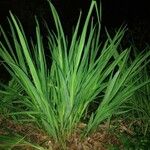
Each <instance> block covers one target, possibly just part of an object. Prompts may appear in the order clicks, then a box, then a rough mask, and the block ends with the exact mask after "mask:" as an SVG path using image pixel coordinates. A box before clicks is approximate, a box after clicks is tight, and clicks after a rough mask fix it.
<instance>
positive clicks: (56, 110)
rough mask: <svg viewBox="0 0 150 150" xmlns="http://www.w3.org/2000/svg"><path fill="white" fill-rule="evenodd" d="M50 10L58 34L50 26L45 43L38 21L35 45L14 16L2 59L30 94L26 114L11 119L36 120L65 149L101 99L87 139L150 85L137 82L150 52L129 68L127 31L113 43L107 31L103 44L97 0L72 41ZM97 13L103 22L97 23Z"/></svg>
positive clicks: (121, 30) (0, 52)
mask: <svg viewBox="0 0 150 150" xmlns="http://www.w3.org/2000/svg"><path fill="white" fill-rule="evenodd" d="M49 6H50V10H51V12H52V16H53V18H54V23H55V27H56V30H55V31H52V30H51V29H50V28H48V27H47V29H48V37H47V38H45V39H43V37H42V35H41V31H40V28H41V27H40V23H39V22H38V20H37V19H36V28H35V37H36V40H35V41H34V40H32V41H29V40H27V37H26V35H25V33H24V30H23V27H22V25H21V23H20V21H19V20H18V19H17V17H16V16H14V15H13V14H12V13H11V12H10V17H9V19H8V22H9V25H10V30H11V38H9V37H8V35H7V34H6V31H4V29H3V28H2V27H1V28H0V29H1V34H2V35H3V37H4V40H5V42H3V41H1V42H0V57H1V58H2V59H3V63H4V65H5V67H6V69H7V70H8V72H9V73H10V75H11V76H12V78H13V80H15V81H16V83H17V84H18V85H19V86H20V88H22V90H23V91H24V92H22V95H21V96H25V98H22V99H19V100H18V101H20V104H23V105H24V106H25V108H26V109H25V110H24V109H22V110H19V111H18V112H16V111H15V112H10V113H8V114H7V115H12V116H20V117H22V116H24V117H25V118H26V121H27V120H29V121H31V120H32V121H33V122H34V123H35V124H36V125H37V126H39V127H40V128H42V129H43V130H44V131H45V132H46V133H47V134H48V135H49V136H50V137H52V138H53V139H54V140H55V142H58V143H60V144H61V145H62V146H63V147H64V149H65V142H66V140H67V139H68V138H69V137H70V136H71V134H72V133H73V132H75V131H76V130H77V128H78V124H79V123H81V122H83V118H84V116H85V115H86V110H87V108H88V107H89V105H90V104H92V103H94V101H95V98H96V97H97V96H98V95H101V97H100V98H99V99H98V101H99V103H98V106H97V109H96V111H93V112H92V113H91V114H90V117H89V118H88V120H87V122H86V126H85V128H84V130H83V131H82V133H81V135H82V137H85V136H87V135H88V134H90V133H91V132H93V131H95V130H96V129H97V128H98V126H99V124H100V123H102V122H103V121H104V120H106V119H107V118H109V117H111V116H112V115H113V114H114V113H115V111H116V110H117V109H118V108H119V106H120V105H121V104H122V103H124V102H126V101H127V100H128V99H129V97H130V96H132V94H133V93H134V92H135V91H136V90H137V89H139V88H141V87H142V86H143V85H145V84H146V83H147V82H148V81H144V82H142V83H140V84H138V85H137V84H136V82H137V80H138V79H137V80H135V81H134V82H131V81H133V80H132V79H133V78H134V77H135V76H136V75H137V74H138V73H139V72H140V71H141V70H142V68H143V67H144V66H145V65H146V64H145V60H146V59H148V58H149V56H150V52H147V53H146V54H142V53H141V54H140V55H138V56H137V57H136V58H135V60H133V61H132V63H131V64H130V65H127V62H128V59H129V56H130V55H129V54H130V51H131V50H130V48H127V49H125V50H122V51H121V52H120V51H119V45H120V42H121V40H122V38H123V35H124V33H125V31H126V29H125V28H123V27H121V28H119V30H118V31H117V32H116V34H115V36H114V37H113V38H112V37H111V36H110V35H109V33H108V32H107V31H106V34H107V39H106V41H100V30H101V8H98V7H97V3H96V1H94V0H93V1H92V2H91V5H90V8H89V11H88V14H87V17H86V19H85V22H84V25H83V27H82V29H81V23H80V22H81V16H82V13H80V15H79V18H78V21H77V24H76V26H75V29H74V31H73V34H72V37H71V38H70V39H71V40H70V42H68V40H67V38H66V34H65V33H64V31H63V27H62V25H61V21H60V18H59V15H58V13H57V11H56V9H55V8H54V6H53V4H52V3H51V2H50V1H49ZM93 11H95V12H96V15H95V16H94V17H95V18H94V19H96V18H97V21H95V20H94V21H93V19H92V13H93ZM79 29H81V30H79ZM43 40H44V41H47V44H48V49H49V51H50V54H51V55H50V57H48V58H46V55H45V53H46V51H45V46H44V44H43ZM49 62H51V63H49ZM18 119H19V117H18Z"/></svg>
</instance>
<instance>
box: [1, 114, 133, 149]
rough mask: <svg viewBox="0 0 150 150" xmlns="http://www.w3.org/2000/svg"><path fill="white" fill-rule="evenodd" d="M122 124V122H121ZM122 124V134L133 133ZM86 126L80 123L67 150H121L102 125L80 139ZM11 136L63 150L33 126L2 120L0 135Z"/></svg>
mask: <svg viewBox="0 0 150 150" xmlns="http://www.w3.org/2000/svg"><path fill="white" fill-rule="evenodd" d="M121 123H122V122H121ZM121 123H120V127H118V130H120V132H124V131H125V130H127V131H126V132H129V134H131V131H130V130H128V129H127V127H125V125H122V124H121ZM85 126H86V124H83V123H80V124H79V126H78V129H77V132H75V133H74V134H72V135H71V136H70V138H69V139H68V140H67V141H66V149H67V150H106V149H107V147H108V146H109V145H116V146H117V147H118V148H119V149H121V148H122V144H121V142H120V141H119V139H118V138H117V136H116V134H115V133H113V132H110V128H111V127H110V128H109V127H108V125H107V124H106V123H105V124H102V125H100V126H99V129H98V130H97V131H96V132H95V133H93V134H91V135H90V136H88V137H86V138H85V139H82V140H81V138H80V131H82V130H83V129H84V127H85ZM9 134H11V135H12V134H19V135H21V136H23V137H25V139H26V140H27V141H29V142H30V143H36V144H38V145H40V146H41V147H43V148H45V149H49V150H61V149H62V148H61V146H59V143H55V142H54V141H53V139H52V138H50V137H49V136H48V135H46V134H45V132H44V131H42V130H41V129H39V128H37V127H35V126H34V125H33V124H24V125H22V124H18V123H15V122H13V121H12V120H11V119H4V118H2V117H1V118H0V135H9ZM34 149H35V148H33V147H31V146H25V145H24V146H19V148H18V147H14V148H13V150H34Z"/></svg>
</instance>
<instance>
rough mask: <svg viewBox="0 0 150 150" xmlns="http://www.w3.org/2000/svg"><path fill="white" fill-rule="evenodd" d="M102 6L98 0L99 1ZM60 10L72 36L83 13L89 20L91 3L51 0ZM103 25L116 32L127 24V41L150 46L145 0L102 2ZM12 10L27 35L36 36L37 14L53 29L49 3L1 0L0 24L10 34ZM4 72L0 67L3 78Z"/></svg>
mask: <svg viewBox="0 0 150 150" xmlns="http://www.w3.org/2000/svg"><path fill="white" fill-rule="evenodd" d="M97 2H98V3H99V0H97ZM52 3H53V4H54V6H55V8H56V9H57V11H58V13H59V15H60V18H61V21H62V24H63V27H64V30H65V32H66V34H68V35H69V34H70V33H71V31H72V26H73V25H75V23H76V21H77V19H78V16H79V12H80V10H82V12H83V19H84V18H85V17H86V14H87V11H88V8H89V6H90V3H91V0H52ZM101 3H102V25H103V26H106V27H107V28H108V30H109V31H110V32H111V31H112V32H113V31H114V30H115V29H117V28H118V27H120V26H121V25H122V24H124V25H125V24H126V25H127V27H128V32H127V34H126V39H125V41H126V42H129V41H131V40H133V41H134V42H135V44H136V46H137V47H138V48H139V49H141V50H142V49H143V48H144V46H145V44H146V43H150V8H149V4H148V2H147V1H146V0H142V1H141V0H139V1H134V0H101ZM9 10H11V11H12V13H13V14H15V15H16V16H17V17H18V18H19V20H20V21H21V23H22V24H23V27H24V29H25V32H26V34H27V35H28V36H34V33H35V20H34V16H35V15H36V16H37V17H38V18H39V20H41V21H42V19H45V20H46V21H47V22H48V24H49V26H50V27H52V24H53V21H52V18H51V17H50V16H51V14H50V9H49V6H48V3H47V1H46V0H0V25H2V26H3V27H4V29H5V31H7V29H8V27H9V26H8V21H7V17H9ZM3 76H4V77H5V72H4V71H3V69H2V67H1V65H0V77H3Z"/></svg>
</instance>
